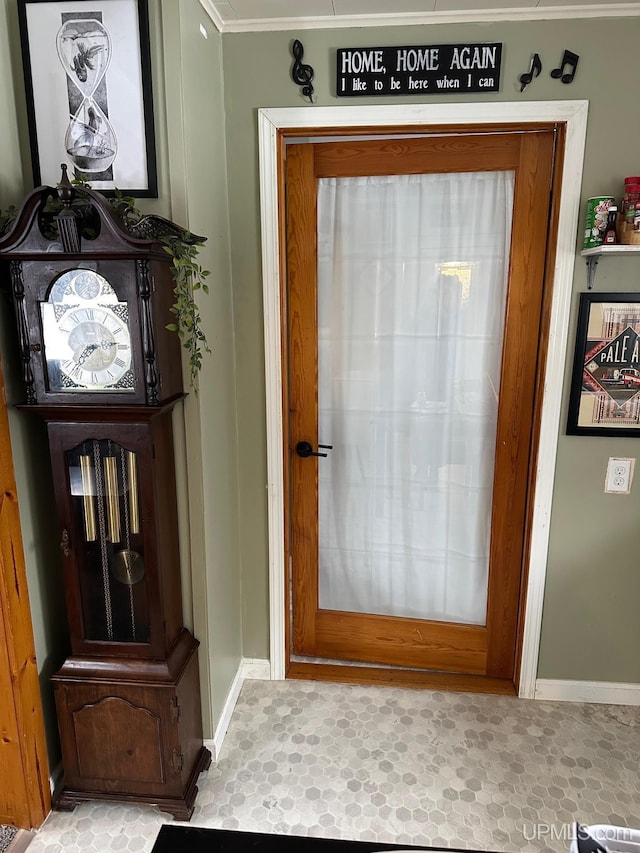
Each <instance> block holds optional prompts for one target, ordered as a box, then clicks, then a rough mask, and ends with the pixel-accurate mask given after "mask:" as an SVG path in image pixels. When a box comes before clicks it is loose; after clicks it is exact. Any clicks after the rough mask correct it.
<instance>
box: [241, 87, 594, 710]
mask: <svg viewBox="0 0 640 853" xmlns="http://www.w3.org/2000/svg"><path fill="white" fill-rule="evenodd" d="M587 112H588V101H539V102H536V101H533V102H528V103H510V102H503V103H494V102H492V103H478V102H476V103H460V104H430V105H427V104H415V105H406V104H403V105H399V106H395V105H384V106H362V107H351V106H350V107H349V108H348V109H346V108H345V107H314V108H313V109H310V108H308V107H292V108H282V109H277V108H276V109H262V110H260V111H259V114H258V134H259V154H260V207H261V221H262V275H263V311H264V345H265V382H266V419H267V502H268V536H269V602H270V603H269V614H270V629H269V631H270V664H271V678H272V679H283V678H284V677H285V594H284V593H285V590H284V579H285V563H284V561H285V550H284V517H285V507H284V495H285V488H284V487H285V484H284V470H283V461H282V458H283V457H282V453H283V446H284V444H283V443H284V436H283V418H282V355H281V353H282V350H281V318H280V305H281V295H280V262H279V259H280V257H281V246H280V239H281V238H280V234H279V230H278V224H279V216H278V204H279V201H280V199H279V198H278V132H279V131H281V130H287V129H289V128H298V129H300V128H302V129H303V130H301V131H300V133H297V134H296V135H297V136H298V137H304V136H312V135H313V134H314V132H318V131H319V130H321V129H324V128H327V127H330V128H334V129H335V130H336V135H339V132H340V129H347V128H357V127H366V128H368V129H370V128H373V127H375V128H378V129H379V130H380V132H384V128H385V127H394V128H398V127H402V126H407V127H411V129H412V131H415V128H417V127H419V126H420V125H425V126H426V125H428V126H429V128H430V130H433V129H434V127H437V126H438V125H447V126H449V127H450V126H451V125H453V124H461V125H462V124H464V125H467V126H468V125H474V124H491V123H496V124H498V123H502V124H509V123H514V124H515V123H517V124H518V125H519V126H522V125H525V126H526V124H535V123H540V122H559V123H564V124H565V126H566V140H565V155H564V163H563V169H562V176H561V192H560V209H559V219H558V232H557V245H556V257H555V267H554V271H553V296H552V303H551V319H550V326H549V339H548V350H547V362H546V370H545V379H544V388H543V401H542V413H541V425H540V437H539V442H538V455H537V466H536V471H535V478H534V489H535V500H534V504H533V519H532V529H531V547H530V555H529V571H528V586H527V596H526V607H525V623H524V633H523V646H522V659H521V670H520V686H519V695H520V696H521V697H523V698H533V697H534V695H535V683H536V675H537V666H538V650H539V646H540V630H541V625H542V603H543V594H544V583H545V576H546V568H547V553H548V545H549V522H550V517H551V501H552V497H553V485H554V471H555V460H556V452H557V444H558V427H559V421H560V408H561V402H562V390H563V387H562V386H563V376H564V363H565V356H566V349H567V338H568V325H569V314H570V308H571V292H572V282H573V270H574V262H575V254H576V232H577V227H578V217H579V207H580V189H581V184H582V168H583V161H584V146H585V138H586V126H587Z"/></svg>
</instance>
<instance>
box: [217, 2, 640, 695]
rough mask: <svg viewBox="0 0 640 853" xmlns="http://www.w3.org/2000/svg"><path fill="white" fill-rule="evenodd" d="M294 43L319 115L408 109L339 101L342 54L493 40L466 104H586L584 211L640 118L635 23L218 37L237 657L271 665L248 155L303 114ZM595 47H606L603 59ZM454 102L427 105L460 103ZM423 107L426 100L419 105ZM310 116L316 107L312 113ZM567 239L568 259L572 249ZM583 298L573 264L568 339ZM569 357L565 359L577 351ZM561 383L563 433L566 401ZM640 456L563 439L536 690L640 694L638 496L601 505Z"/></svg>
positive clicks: (609, 282)
mask: <svg viewBox="0 0 640 853" xmlns="http://www.w3.org/2000/svg"><path fill="white" fill-rule="evenodd" d="M296 37H297V38H300V39H301V40H302V42H303V44H304V48H305V61H306V62H309V63H310V64H311V65H312V66H313V67H314V69H315V79H314V86H315V90H316V97H317V100H316V103H317V104H318V105H320V106H328V105H341V106H343V107H344V108H345V109H349V106H350V104H365V103H366V104H374V103H399V102H400V100H404V102H406V103H416V100H415V99H413V98H411V97H404V98H403V99H398V98H366V99H337V98H336V97H335V96H334V94H333V93H334V91H335V70H334V65H335V49H336V48H338V47H351V46H353V47H357V46H376V45H393V44H397V45H408V44H438V43H447V42H450V43H451V42H467V41H469V42H481V41H500V42H503V44H504V56H503V83H502V91H501V92H500V93H497V94H495V95H489V96H486V97H485V98H483V96H480V95H477V96H462V97H468V98H469V100H485V99H486V100H501V101H515V102H521V101H529V100H555V99H570V100H581V99H587V100H589V101H590V108H589V123H588V132H587V147H586V157H585V168H584V180H583V186H582V196H583V199H586V198H587V197H589V196H591V195H596V194H600V193H608V192H613V194H614V195H615V194H617V193H620V192H621V187H622V181H623V178H624V176H625V175H632V174H637V173H638V170H639V169H640V149H639V148H638V145H637V142H636V140H637V139H638V138H640V113H638V111H637V110H635V109H634V108H633V102H634V84H633V81H632V79H631V78H632V76H633V75H632V74H631V76H630V71H631V69H630V57H632V56H633V54H634V45H635V44H636V43H637V39H638V37H640V19H638V18H634V19H602V20H599V19H592V20H584V21H558V20H554V21H550V22H542V21H539V22H534V21H528V22H523V23H492V24H458V25H437V26H429V27H426V26H422V27H411V28H409V27H394V28H389V29H386V30H385V29H380V28H375V29H366V28H353V29H341V30H331V29H316V30H304V31H300V32H271V33H248V34H244V33H242V34H240V33H238V34H232V33H229V34H225V35H224V37H223V47H224V80H225V102H226V121H227V150H228V159H227V167H228V178H229V199H230V217H231V240H232V264H233V282H234V315H235V324H236V369H237V378H238V424H239V442H240V447H242V449H243V451H242V454H241V456H240V520H241V536H240V541H241V557H242V560H241V562H242V571H243V575H242V589H243V596H242V601H243V632H244V646H243V649H244V654H245V655H246V656H248V657H257V658H260V657H267V656H268V566H267V511H266V492H265V488H264V486H265V478H266V473H265V469H266V460H265V435H266V432H265V424H264V405H265V392H264V378H263V377H264V354H263V344H262V292H261V270H260V263H261V260H260V223H259V197H258V195H259V185H258V154H257V131H256V127H257V122H256V115H257V110H258V108H260V107H290V106H297V107H300V106H303V105H304V104H305V103H308V102H306V101H305V100H304V99H303V98H302V97H301V95H300V93H299V89H298V87H296V86H295V85H294V84H293V83H292V82H291V80H290V78H289V70H290V67H291V58H290V44H291V41H292V39H293V38H296ZM603 45H615V50H607V51H606V58H605V57H603ZM564 48H569V49H570V50H573V51H574V52H576V53H578V54H579V55H580V57H581V59H580V65H579V68H578V73H577V75H576V78H575V80H574V82H573V83H572V84H571V85H570V86H567V85H563V84H562V83H561V82H560V81H556V80H552V79H551V77H550V76H549V72H550V70H551V69H552V68H554V67H555V66H556V65H557V64H558V62H559V60H560V58H561V56H562V51H563V49H564ZM535 51H538V52H539V53H540V55H541V59H542V63H543V66H544V70H543V73H542V75H541V76H540V77H539V78H537V79H536V80H535V81H534V83H533V84H532V85H531V86H529V87H528V88H527V89H526V90H525V92H524V93H523V94H520V85H519V83H518V77H519V75H520V74H521V73H522V72H523V71H525V70H527V69H528V66H529V61H530V57H531V56H532V54H533V53H534V52H535ZM460 98H461V96H460V95H458V96H456V95H448V96H434V99H433V100H435V99H437V100H438V101H441V102H460ZM428 102H429V103H431V102H433V101H432V100H428ZM308 109H309V110H313V106H311V105H309V106H308ZM578 241H579V235H576V248H577V249H578V248H580V245H579V242H578ZM639 276H640V263H639V262H638V261H637V260H634V259H613V258H612V259H608V260H607V262H606V263H601V264H600V268H599V270H598V280H597V287H598V289H600V290H610V291H611V290H629V291H632V290H638V289H639V288H638V285H637V281H638V277H639ZM584 289H585V273H584V265H583V262H582V261H580V260H579V261H578V262H577V264H576V273H575V281H574V290H575V294H574V305H573V316H572V321H571V332H570V335H571V340H573V335H574V330H575V310H576V305H577V293H578V291H580V290H584ZM569 349H570V350H571V351H572V349H573V345H572V344H570V346H569ZM570 360H571V354H570V356H569V359H568V363H567V366H566V374H565V393H564V408H563V414H562V421H563V424H562V428H561V432H564V421H565V419H566V403H567V396H568V373H569V370H570V364H569V361H570ZM615 455H625V456H639V455H640V440H638V439H634V438H627V439H619V438H618V439H615V440H614V439H607V438H581V437H566V436H564V435H562V436H561V438H560V445H559V454H558V463H557V481H556V486H555V492H554V501H553V514H552V523H551V543H550V554H549V565H548V577H547V586H546V594H545V605H544V624H543V636H542V648H541V657H540V664H539V675H540V677H545V678H565V679H589V680H591V679H592V680H602V681H627V682H640V658H639V657H638V655H637V648H638V646H639V645H640V620H638V618H637V612H636V611H637V606H638V600H639V593H640V571H638V567H637V565H636V561H637V556H636V555H637V554H638V553H640V524H639V523H638V522H639V520H640V507H639V497H638V495H640V484H637V483H636V485H635V486H634V489H633V491H632V494H631V496H630V497H626V498H624V497H620V496H618V495H604V494H603V486H604V475H605V468H606V462H607V459H608V457H609V456H615Z"/></svg>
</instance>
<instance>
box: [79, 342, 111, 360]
mask: <svg viewBox="0 0 640 853" xmlns="http://www.w3.org/2000/svg"><path fill="white" fill-rule="evenodd" d="M115 346H117V344H116V342H115V341H100V343H99V344H87V346H86V347H84V349H83V350H82V352H81V353H80V355H79V356H78V358H77V363H78V365H82V364H84V363H85V361H86V360H87V359H88V358H89V356H90V355H91V354H92V353H94V352H95V351H96V350H97V349H102V350H105V351H106V350H109V349H111V347H115Z"/></svg>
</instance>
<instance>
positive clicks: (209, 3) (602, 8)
mask: <svg viewBox="0 0 640 853" xmlns="http://www.w3.org/2000/svg"><path fill="white" fill-rule="evenodd" d="M199 2H200V4H201V6H202V8H203V9H204V10H205V12H206V13H207V14H208V15H209V17H210V18H211V20H212V21H213V23H214V24H215V25H216V27H217V29H218V30H219V31H220V32H221V33H247V32H270V31H274V30H317V29H345V28H348V27H402V26H424V25H429V24H470V23H491V22H496V21H549V20H559V19H566V18H569V19H579V18H635V17H638V16H640V3H614V4H612V5H606V4H598V5H593V6H584V5H576V4H573V5H567V6H535V7H533V8H530V9H522V8H518V9H477V10H473V9H465V10H461V11H459V12H456V11H447V12H388V13H383V14H379V15H335V16H329V15H324V16H321V17H302V16H301V17H283V18H245V19H237V20H234V21H224V20H223V18H222V17H221V15H220V13H219V12H218V11H217V10H216V8H215V5H214V3H213V0H199ZM487 2H491V0H487Z"/></svg>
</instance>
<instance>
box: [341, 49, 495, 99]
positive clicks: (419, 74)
mask: <svg viewBox="0 0 640 853" xmlns="http://www.w3.org/2000/svg"><path fill="white" fill-rule="evenodd" d="M337 59H338V65H337V85H336V90H337V91H336V94H337V95H338V96H342V97H353V96H354V95H356V96H358V95H361V96H367V95H435V94H444V93H446V92H498V91H499V90H500V63H501V60H502V44H499V43H492V44H433V45H427V46H418V47H350V48H339V49H338V51H337Z"/></svg>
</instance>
